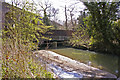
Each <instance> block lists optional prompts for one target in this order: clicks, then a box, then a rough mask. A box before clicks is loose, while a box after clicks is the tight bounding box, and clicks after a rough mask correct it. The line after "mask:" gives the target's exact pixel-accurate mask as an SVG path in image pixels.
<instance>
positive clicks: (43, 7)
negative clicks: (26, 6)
mask: <svg viewBox="0 0 120 80" xmlns="http://www.w3.org/2000/svg"><path fill="white" fill-rule="evenodd" d="M51 5H52V4H51V3H50V2H49V0H47V1H44V2H40V3H39V6H40V7H41V10H40V11H43V14H44V17H43V22H44V23H45V24H46V25H47V26H49V25H50V21H49V19H48V17H49V16H48V14H47V10H48V9H50V8H51Z"/></svg>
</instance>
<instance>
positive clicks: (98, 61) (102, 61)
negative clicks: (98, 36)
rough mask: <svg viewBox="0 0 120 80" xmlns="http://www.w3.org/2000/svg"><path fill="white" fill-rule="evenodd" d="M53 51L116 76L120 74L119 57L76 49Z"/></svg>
mask: <svg viewBox="0 0 120 80" xmlns="http://www.w3.org/2000/svg"><path fill="white" fill-rule="evenodd" d="M52 51H54V52H56V53H58V54H61V55H64V56H67V57H69V58H72V59H74V60H77V61H80V62H83V63H85V64H87V65H90V66H94V67H97V68H99V69H103V70H105V71H108V72H110V73H113V74H115V75H117V73H118V72H119V71H118V57H117V56H115V55H110V54H101V53H96V52H91V51H88V50H80V49H75V48H62V49H52Z"/></svg>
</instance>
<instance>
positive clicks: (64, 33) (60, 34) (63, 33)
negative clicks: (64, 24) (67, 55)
mask: <svg viewBox="0 0 120 80" xmlns="http://www.w3.org/2000/svg"><path fill="white" fill-rule="evenodd" d="M72 32H73V31H72V30H51V31H48V32H47V33H46V34H43V36H45V37H48V38H51V40H47V39H45V40H43V41H44V42H43V43H42V45H43V44H44V45H45V47H51V46H54V47H55V48H57V47H58V45H65V44H66V43H67V41H69V40H70V37H71V36H72Z"/></svg>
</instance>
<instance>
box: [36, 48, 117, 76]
mask: <svg viewBox="0 0 120 80" xmlns="http://www.w3.org/2000/svg"><path fill="white" fill-rule="evenodd" d="M34 54H35V55H36V57H39V58H40V60H42V61H44V62H46V64H47V66H48V67H47V68H48V70H49V71H51V72H53V73H55V74H56V76H58V77H59V76H60V75H61V77H63V76H64V74H66V76H67V75H68V77H67V78H71V77H70V76H72V75H73V78H74V77H76V76H75V75H74V74H76V75H78V77H80V78H116V76H115V75H113V74H111V73H109V72H106V71H103V70H100V69H97V68H94V67H91V66H88V65H86V64H84V63H80V62H78V61H75V60H72V59H70V58H68V57H65V56H62V55H59V54H56V53H54V52H52V51H46V50H40V51H36V52H34ZM49 68H51V69H49ZM59 69H62V71H63V72H62V71H59ZM55 70H56V72H55ZM61 73H63V74H61ZM62 75H63V76H62ZM66 76H64V77H66Z"/></svg>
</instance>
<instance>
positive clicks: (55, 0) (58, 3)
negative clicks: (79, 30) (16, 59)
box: [5, 0, 85, 21]
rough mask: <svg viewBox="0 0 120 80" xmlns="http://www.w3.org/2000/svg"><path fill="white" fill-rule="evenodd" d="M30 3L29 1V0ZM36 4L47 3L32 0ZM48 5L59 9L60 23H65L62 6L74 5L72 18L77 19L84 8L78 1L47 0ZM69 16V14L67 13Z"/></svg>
mask: <svg viewBox="0 0 120 80" xmlns="http://www.w3.org/2000/svg"><path fill="white" fill-rule="evenodd" d="M29 1H30V0H29ZM34 1H35V2H36V3H39V1H43V2H44V1H47V0H34ZM5 2H11V0H5ZM49 2H50V3H52V6H53V7H55V8H59V14H58V15H57V16H58V17H57V18H58V19H59V20H61V21H65V12H64V6H65V5H66V6H67V7H69V6H70V5H71V4H75V3H77V4H75V5H74V6H75V11H74V14H75V15H74V18H77V17H78V15H79V14H80V13H79V11H81V10H83V9H84V8H85V6H84V5H83V3H82V2H80V1H79V0H49ZM68 15H69V13H68Z"/></svg>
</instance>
